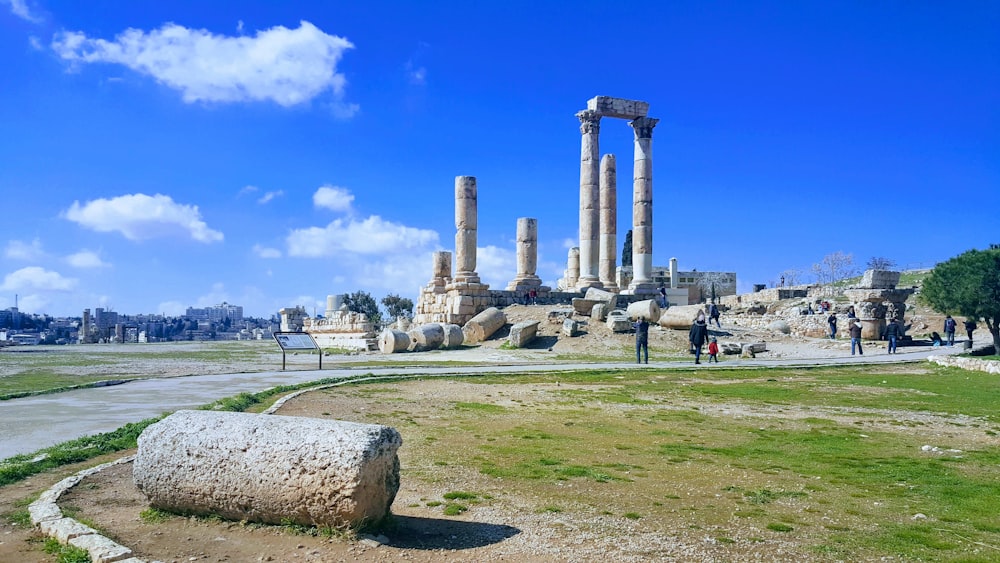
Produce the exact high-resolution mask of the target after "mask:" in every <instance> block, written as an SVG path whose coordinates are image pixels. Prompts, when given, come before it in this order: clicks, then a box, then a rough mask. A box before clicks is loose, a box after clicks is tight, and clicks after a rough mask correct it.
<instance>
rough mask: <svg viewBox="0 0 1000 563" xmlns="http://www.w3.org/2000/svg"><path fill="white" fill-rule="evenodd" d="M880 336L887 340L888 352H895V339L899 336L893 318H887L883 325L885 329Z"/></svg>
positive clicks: (897, 326) (897, 327)
mask: <svg viewBox="0 0 1000 563" xmlns="http://www.w3.org/2000/svg"><path fill="white" fill-rule="evenodd" d="M882 336H884V337H885V339H886V340H888V341H889V353H890V354H895V353H896V340H897V339H898V338H899V325H898V324H897V323H896V320H895V319H888V322H887V323H886V325H885V330H884V331H882Z"/></svg>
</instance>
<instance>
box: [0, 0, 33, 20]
mask: <svg viewBox="0 0 1000 563" xmlns="http://www.w3.org/2000/svg"><path fill="white" fill-rule="evenodd" d="M0 4H10V13H12V14H14V15H15V16H17V17H19V18H21V19H23V20H25V21H29V22H31V23H38V22H40V21H42V18H41V17H39V16H36V15H35V14H32V13H31V9H30V8H28V3H27V2H26V1H25V0H0Z"/></svg>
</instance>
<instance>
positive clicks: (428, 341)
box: [407, 323, 444, 352]
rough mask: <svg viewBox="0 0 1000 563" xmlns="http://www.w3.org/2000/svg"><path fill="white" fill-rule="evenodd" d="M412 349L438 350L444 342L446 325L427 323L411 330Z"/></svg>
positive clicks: (422, 350) (419, 350) (417, 350)
mask: <svg viewBox="0 0 1000 563" xmlns="http://www.w3.org/2000/svg"><path fill="white" fill-rule="evenodd" d="M407 334H409V335H410V351H411V352H426V351H428V350H437V349H438V348H440V347H441V344H443V343H444V327H442V326H441V323H427V324H424V325H420V326H418V327H415V328H411V329H410V332H408V333H407Z"/></svg>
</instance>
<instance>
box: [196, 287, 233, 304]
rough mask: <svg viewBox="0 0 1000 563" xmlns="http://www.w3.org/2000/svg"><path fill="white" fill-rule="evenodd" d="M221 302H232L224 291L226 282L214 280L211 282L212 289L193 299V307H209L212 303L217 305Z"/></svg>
mask: <svg viewBox="0 0 1000 563" xmlns="http://www.w3.org/2000/svg"><path fill="white" fill-rule="evenodd" d="M222 302H232V299H230V297H229V293H228V292H227V291H226V284H224V283H222V282H215V283H213V284H212V289H210V290H209V292H208V293H207V294H205V295H202V296H200V297H198V299H196V300H195V304H194V306H195V307H211V306H213V305H218V304H220V303H222Z"/></svg>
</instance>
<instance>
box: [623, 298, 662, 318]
mask: <svg viewBox="0 0 1000 563" xmlns="http://www.w3.org/2000/svg"><path fill="white" fill-rule="evenodd" d="M660 314H661V313H660V305H659V304H658V303H657V302H656V301H655V300H653V299H647V300H645V301H636V302H635V303H630V304H629V306H628V309H627V311H626V315H628V318H629V319H646V320H647V321H649V322H650V323H656V322H659V320H660Z"/></svg>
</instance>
